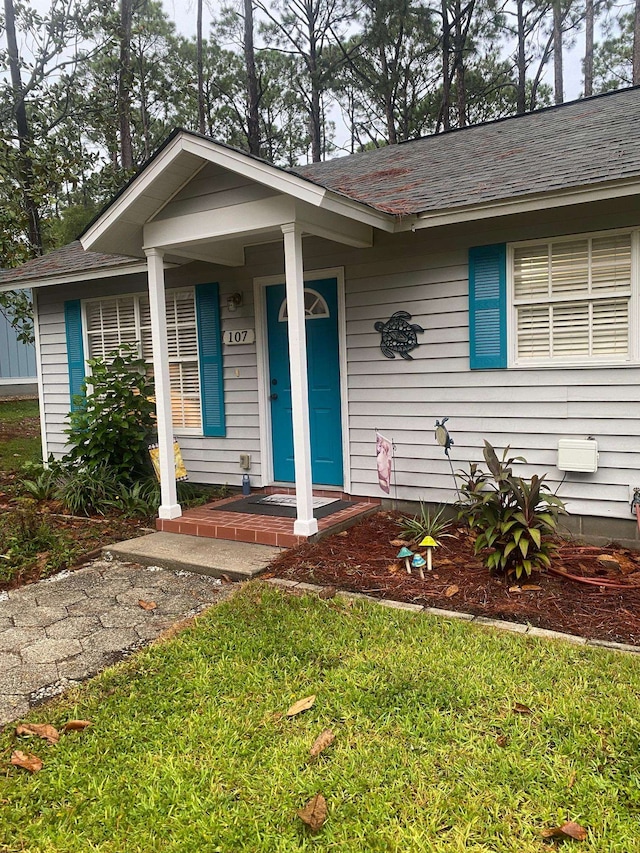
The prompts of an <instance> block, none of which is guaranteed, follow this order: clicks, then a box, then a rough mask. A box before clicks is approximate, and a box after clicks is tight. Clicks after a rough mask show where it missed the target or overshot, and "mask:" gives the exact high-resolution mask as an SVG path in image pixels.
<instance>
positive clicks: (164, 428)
mask: <svg viewBox="0 0 640 853" xmlns="http://www.w3.org/2000/svg"><path fill="white" fill-rule="evenodd" d="M145 254H146V256H147V272H148V277H149V308H150V314H151V340H152V343H153V375H154V381H155V388H156V419H157V426H158V450H159V456H160V508H159V509H158V516H159V517H160V518H179V517H180V516H181V515H182V508H181V507H180V504H179V503H178V495H177V489H176V472H175V462H174V458H173V418H172V417H171V388H170V384H169V359H168V355H167V354H168V345H167V311H166V299H165V292H164V265H163V255H162V252H161V251H159V250H158V249H146V250H145Z"/></svg>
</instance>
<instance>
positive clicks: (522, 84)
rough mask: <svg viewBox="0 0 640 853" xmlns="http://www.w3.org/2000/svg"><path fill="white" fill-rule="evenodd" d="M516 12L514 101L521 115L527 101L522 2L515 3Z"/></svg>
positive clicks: (519, 0)
mask: <svg viewBox="0 0 640 853" xmlns="http://www.w3.org/2000/svg"><path fill="white" fill-rule="evenodd" d="M516 6H517V12H518V58H517V63H516V64H517V68H518V97H517V101H516V112H517V113H518V115H522V114H523V113H524V112H526V99H527V60H526V54H525V43H524V40H525V32H524V23H525V21H524V0H517V2H516Z"/></svg>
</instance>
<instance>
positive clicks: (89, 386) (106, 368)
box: [65, 344, 155, 483]
mask: <svg viewBox="0 0 640 853" xmlns="http://www.w3.org/2000/svg"><path fill="white" fill-rule="evenodd" d="M87 363H88V365H89V367H90V369H91V375H90V376H88V377H86V379H85V381H84V385H83V388H84V390H85V394H84V396H78V397H76V398H75V401H76V404H77V408H76V409H75V410H74V411H72V412H71V413H70V414H69V416H68V417H69V423H70V426H69V428H68V429H67V430H66V433H67V435H68V436H69V445H70V446H71V449H70V451H69V452H68V454H67V456H66V457H65V461H67V462H72V463H78V464H79V465H80V466H81V467H82V468H84V469H86V470H87V471H89V472H91V471H95V470H96V469H99V470H100V471H101V472H104V471H105V470H108V471H111V472H113V473H114V475H116V476H119V477H120V478H121V479H122V481H123V482H125V483H133V482H135V480H136V479H137V478H138V477H139V476H140V474H147V473H148V470H149V463H148V455H147V449H148V444H149V439H150V436H151V434H152V433H153V431H154V429H155V402H154V399H153V393H154V390H153V380H152V379H150V378H149V377H148V376H147V374H146V373H145V368H146V364H145V362H144V359H142V358H140V356H139V354H138V347H137V345H136V344H126V345H123V346H121V347H120V348H119V349H118V350H116V351H115V352H113V353H109V354H108V355H107V356H106V357H105V358H92V359H89V360H88V362H87Z"/></svg>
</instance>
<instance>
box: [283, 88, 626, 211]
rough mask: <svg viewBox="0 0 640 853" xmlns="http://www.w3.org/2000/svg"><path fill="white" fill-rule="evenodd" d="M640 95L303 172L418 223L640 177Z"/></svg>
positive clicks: (600, 99)
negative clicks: (431, 215) (426, 215)
mask: <svg viewBox="0 0 640 853" xmlns="http://www.w3.org/2000/svg"><path fill="white" fill-rule="evenodd" d="M639 133H640V87H635V88H633V89H624V90H620V91H618V92H612V93H609V94H606V95H599V96H596V97H594V98H588V99H585V100H581V101H574V102H572V103H569V104H565V105H564V106H561V107H551V108H549V109H544V110H540V111H538V112H535V113H528V114H526V115H522V116H517V117H513V118H508V119H502V120H500V121H495V122H489V123H487V124H482V125H475V126H473V127H468V128H464V129H462V130H455V131H450V132H449V133H441V134H438V135H436V136H428V137H425V138H423V139H419V140H416V141H413V142H405V143H402V144H401V145H393V146H389V147H386V148H379V149H376V150H374V151H366V152H363V153H361V154H353V155H350V156H348V157H341V158H338V159H335V160H329V161H327V162H324V163H313V164H310V165H308V166H301V167H298V168H296V169H294V170H293V171H294V172H295V173H296V174H298V175H301V176H302V177H304V178H308V179H309V180H312V181H313V182H314V183H317V184H320V185H321V186H324V187H327V188H328V189H332V190H335V191H336V192H339V193H341V194H343V195H346V196H348V197H349V198H352V199H354V200H356V201H360V202H363V203H365V204H368V205H370V206H372V207H374V208H376V209H378V210H381V211H385V212H387V213H393V214H398V215H402V214H417V213H423V212H428V211H435V210H443V209H447V210H450V209H452V208H456V207H461V206H467V205H471V204H482V203H486V202H494V201H497V200H501V199H513V198H517V197H519V196H525V195H529V194H531V193H545V192H552V191H554V190H563V189H568V188H571V187H581V186H586V185H593V184H598V183H602V182H605V181H614V180H617V179H624V178H630V177H638V176H640V144H639V141H638V135H639Z"/></svg>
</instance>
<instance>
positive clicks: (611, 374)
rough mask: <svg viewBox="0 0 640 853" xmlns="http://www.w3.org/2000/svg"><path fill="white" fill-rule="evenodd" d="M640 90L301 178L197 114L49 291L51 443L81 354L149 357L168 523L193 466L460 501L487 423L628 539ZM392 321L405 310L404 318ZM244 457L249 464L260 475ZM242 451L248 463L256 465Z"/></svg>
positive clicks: (300, 504)
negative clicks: (127, 352) (125, 349)
mask: <svg viewBox="0 0 640 853" xmlns="http://www.w3.org/2000/svg"><path fill="white" fill-rule="evenodd" d="M639 130H640V88H638V87H636V88H632V89H626V90H622V91H617V92H613V93H609V94H605V95H600V96H596V97H593V98H587V99H584V100H581V101H576V102H572V103H568V104H565V105H563V106H558V107H551V108H548V109H543V110H539V111H537V112H534V113H530V114H527V115H522V116H518V117H514V118H507V119H502V120H499V121H493V122H488V123H485V124H481V125H477V126H474V127H468V128H464V129H461V130H455V131H451V132H448V133H442V134H439V135H437V136H430V137H426V138H423V139H419V140H416V141H413V142H406V143H403V144H400V145H395V146H390V147H386V148H380V149H376V150H371V151H366V152H363V153H358V154H353V155H351V156H346V157H340V158H336V159H334V160H330V161H328V162H324V163H316V164H311V165H307V166H300V167H297V168H295V169H290V170H286V169H282V168H278V167H275V166H273V165H271V164H269V163H267V162H265V161H263V160H260V159H258V158H256V157H252V156H251V155H249V154H247V153H245V152H241V151H238V150H235V149H233V148H230V147H228V146H226V145H222V144H220V143H217V142H215V141H214V140H212V139H210V138H207V137H204V136H201V135H199V134H196V133H192V132H188V131H185V130H176V131H175V132H174V133H172V134H171V136H170V137H169V138H168V139H167V140H166V142H165V143H164V144H163V145H162V147H161V148H160V149H159V150H158V151H157V152H156V153H155V154H154V156H153V157H152V158H151V159H150V160H149V161H148V162H147V163H146V165H145V166H144V167H143V168H142V169H141V170H140V171H139V173H138V174H137V175H136V176H135V177H134V178H133V179H132V180H131V181H130V182H129V183H128V185H127V186H126V187H125V188H124V189H123V190H122V191H121V192H120V193H119V194H118V195H117V196H116V197H115V198H114V199H113V200H112V201H111V203H110V204H109V205H108V206H107V207H106V208H105V209H104V210H103V211H102V212H101V213H100V214H99V215H98V216H97V217H96V219H95V220H94V221H93V222H92V223H91V224H90V225H89V226H88V227H87V228H86V230H85V231H84V233H83V234H82V235H81V237H80V241H79V242H76V243H73V244H71V245H69V246H67V247H65V248H62V249H59V250H57V251H54V252H52V253H51V254H50V255H47V256H46V257H44V258H40V259H36V260H33V261H30V262H29V263H27V264H25V265H24V266H23V267H21V268H19V269H17V270H12V271H8V272H4V273H2V274H0V287H2V288H5V289H6V288H9V287H18V286H20V287H31V288H32V289H33V292H34V294H35V304H36V320H37V323H36V332H37V347H36V348H37V362H38V383H39V392H40V401H41V409H42V421H43V455H44V457H45V458H46V457H47V456H48V455H49V454H50V453H53V454H54V455H59V454H62V453H63V451H64V447H65V434H64V429H65V425H66V420H65V419H66V415H67V413H68V412H69V409H70V405H71V403H70V401H71V395H73V394H74V393H75V392H76V391H77V390H78V388H79V385H80V382H81V380H82V377H83V376H84V374H85V372H86V368H85V360H86V359H87V358H88V357H93V356H96V355H102V354H105V353H108V352H109V351H111V350H113V349H114V347H116V346H117V345H118V344H119V343H122V342H127V341H134V340H137V341H139V342H140V346H141V349H142V353H143V354H144V356H145V357H147V358H148V359H149V360H150V361H152V362H153V365H154V373H155V381H156V389H157V414H158V433H159V436H158V437H159V447H160V460H161V469H162V478H161V483H162V504H161V507H160V510H159V516H160V519H176V518H178V517H179V516H180V515H181V507H180V505H179V503H178V501H177V497H176V485H175V479H174V475H173V454H172V439H173V436H174V435H175V436H176V437H177V438H178V440H179V442H180V445H181V449H182V454H183V458H184V461H185V464H186V467H187V470H188V473H189V476H190V479H191V480H193V481H196V482H202V483H228V484H230V485H239V484H240V482H241V479H242V475H243V473H245V472H247V473H249V475H250V477H251V483H252V486H255V487H260V486H269V485H272V484H274V483H279V484H289V485H293V486H295V489H296V505H297V518H296V521H295V528H294V529H295V532H296V534H297V535H299V536H311V535H313V534H314V533H315V531H316V529H317V521H316V519H315V518H314V516H313V511H312V503H311V499H312V491H313V488H314V487H323V488H329V489H336V490H340V491H342V492H345V493H347V494H349V495H352V496H372V497H386V496H385V495H384V493H382V492H381V490H380V486H379V482H378V472H377V469H376V437H375V431H376V430H379V431H380V432H381V433H382V434H384V435H385V436H387V437H388V438H390V439H392V440H393V442H394V444H395V458H394V462H395V472H394V475H393V478H392V479H393V483H392V486H391V494H390V497H391V498H393V497H394V494H397V497H398V499H400V500H401V501H417V500H419V499H421V500H423V501H427V502H443V501H444V502H451V501H452V500H453V499H454V498H455V491H454V481H453V478H452V474H451V469H450V465H449V460H448V459H447V457H446V455H445V454H444V452H443V449H442V447H440V446H439V445H438V444H437V442H436V441H435V439H434V427H435V423H436V420H439V421H441V420H442V418H444V417H446V418H448V419H449V420H448V422H447V427H448V428H449V430H450V433H451V436H452V438H453V439H454V445H453V447H452V448H451V451H450V453H451V460H452V463H453V466H454V467H455V468H456V469H461V468H468V464H469V463H470V462H474V461H475V462H482V447H483V440H484V439H487V440H489V441H490V442H491V443H492V444H493V445H494V446H495V447H496V448H498V449H502V448H504V447H506V446H507V445H510V447H511V451H512V453H513V454H520V455H522V456H524V457H525V458H526V460H527V464H526V465H525V464H522V465H521V466H519V470H520V471H522V473H523V474H525V475H530V474H531V473H534V472H536V473H543V472H546V473H547V474H548V481H549V483H550V484H551V485H552V486H554V488H555V487H556V486H559V494H560V496H561V497H562V498H564V500H565V501H566V504H567V508H568V510H569V511H570V513H571V514H572V520H571V522H570V523H571V524H572V525H573V527H574V529H575V530H576V532H585V533H591V534H593V535H598V534H599V535H603V536H608V537H613V538H617V539H626V540H630V539H633V538H634V537H635V536H636V532H635V531H636V527H635V516H633V515H632V511H631V510H632V508H631V501H632V498H633V494H634V489H635V488H636V487H638V488H640V144H638V131H639ZM397 312H403V313H402V314H400V315H399V316H396V317H393V315H394V314H396V313H397ZM241 466H245V467H241ZM246 466H249V467H248V468H247V467H246Z"/></svg>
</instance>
